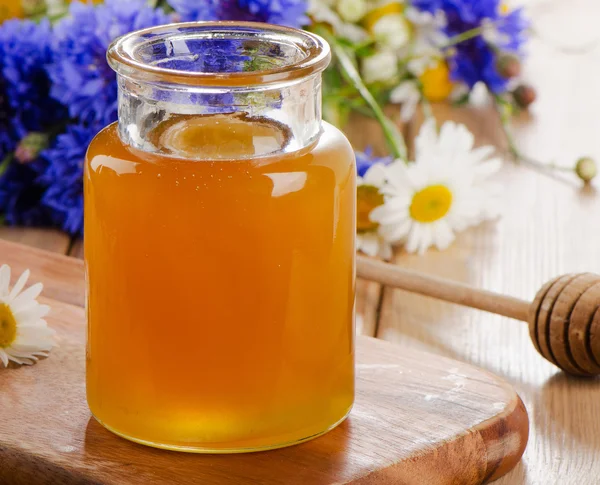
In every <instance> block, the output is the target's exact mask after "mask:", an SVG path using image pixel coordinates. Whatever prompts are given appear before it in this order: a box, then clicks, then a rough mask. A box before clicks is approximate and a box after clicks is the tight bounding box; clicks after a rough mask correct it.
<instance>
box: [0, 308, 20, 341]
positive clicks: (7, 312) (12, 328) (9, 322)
mask: <svg viewBox="0 0 600 485" xmlns="http://www.w3.org/2000/svg"><path fill="white" fill-rule="evenodd" d="M16 338H17V321H16V320H15V317H14V315H13V313H12V311H11V309H10V307H9V306H8V305H7V304H5V303H0V348H5V347H10V345H12V343H13V342H14V341H15V339H16Z"/></svg>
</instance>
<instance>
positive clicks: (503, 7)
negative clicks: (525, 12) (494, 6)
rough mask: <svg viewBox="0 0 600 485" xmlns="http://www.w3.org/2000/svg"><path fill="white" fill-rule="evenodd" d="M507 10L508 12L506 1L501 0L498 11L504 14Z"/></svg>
mask: <svg viewBox="0 0 600 485" xmlns="http://www.w3.org/2000/svg"><path fill="white" fill-rule="evenodd" d="M508 12H510V7H509V6H508V4H507V3H506V2H502V3H501V4H500V13H501V14H503V15H506V14H507V13H508Z"/></svg>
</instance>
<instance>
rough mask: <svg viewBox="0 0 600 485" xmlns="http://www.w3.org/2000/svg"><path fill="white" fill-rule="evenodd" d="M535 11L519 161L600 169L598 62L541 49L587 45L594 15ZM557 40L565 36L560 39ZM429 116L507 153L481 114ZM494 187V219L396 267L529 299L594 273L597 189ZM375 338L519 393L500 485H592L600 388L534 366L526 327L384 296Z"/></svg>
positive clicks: (594, 11)
mask: <svg viewBox="0 0 600 485" xmlns="http://www.w3.org/2000/svg"><path fill="white" fill-rule="evenodd" d="M538 3H539V5H540V8H539V9H538V10H535V11H534V12H532V15H534V18H538V17H539V18H543V24H544V25H543V28H542V26H541V25H538V27H539V30H543V32H542V33H541V34H540V35H543V36H544V39H543V40H540V39H533V40H532V42H531V46H530V49H529V51H530V54H529V56H528V59H527V62H526V64H525V71H526V72H525V76H526V77H527V78H529V79H530V80H531V82H532V83H534V84H535V86H536V89H537V90H538V93H539V98H538V101H537V102H536V104H534V106H533V108H532V111H531V113H530V114H529V115H524V116H521V117H519V118H517V119H516V120H515V122H514V133H515V138H516V141H517V144H518V145H519V146H520V147H521V149H522V150H523V151H525V152H526V153H530V154H534V155H536V156H537V157H539V158H542V159H545V160H553V161H555V162H556V163H558V164H563V165H572V164H573V162H574V160H575V159H576V158H577V157H578V156H581V155H584V154H585V155H590V156H592V157H594V158H595V159H596V160H600V145H598V130H599V129H600V126H599V123H598V111H599V110H600V98H599V97H598V96H596V95H595V94H594V93H596V92H597V86H598V85H599V83H600V63H599V60H600V56H599V54H600V51H599V49H598V48H593V49H592V50H591V51H590V52H588V53H584V54H577V53H575V54H567V53H564V52H561V51H560V50H559V49H557V48H556V47H555V46H553V45H549V40H550V39H549V38H550V37H551V38H552V42H553V43H554V42H556V43H574V44H578V45H583V44H586V45H592V44H593V41H594V39H595V38H597V30H594V32H595V33H594V34H593V35H591V34H588V37H585V39H583V37H584V36H585V35H586V34H585V33H577V32H576V30H577V25H578V24H577V22H579V21H582V22H583V21H585V22H587V20H585V19H583V17H586V18H589V17H592V18H595V19H597V18H599V15H600V11H599V7H600V6H599V5H598V4H597V2H574V3H571V2H569V3H568V7H567V3H562V4H561V3H560V2H548V1H545V2H538ZM584 4H585V7H583V5H584ZM575 18H577V21H576V20H575ZM552 19H554V20H552ZM541 23H542V22H540V24H541ZM561 29H567V30H569V32H571V34H573V35H570V36H567V35H563V34H561ZM589 31H590V30H589V29H588V32H589ZM575 39H581V40H575ZM547 41H548V42H547ZM592 47H593V45H592ZM435 112H436V116H437V117H438V118H439V119H440V120H444V119H454V120H459V121H462V122H463V123H465V124H467V126H468V127H469V129H470V130H472V131H473V132H474V134H475V136H476V139H477V143H478V144H479V145H481V144H493V145H495V146H496V147H498V149H499V152H500V153H505V149H506V144H505V142H504V139H503V137H502V134H501V131H500V129H499V125H498V122H497V119H496V117H495V116H494V112H493V110H492V109H491V108H490V107H489V106H482V107H478V108H473V107H471V108H452V107H449V106H436V107H435ZM415 128H416V127H415ZM500 181H501V183H502V184H503V185H504V187H505V188H506V193H505V195H504V199H503V205H504V214H503V217H502V219H501V220H499V221H498V222H496V223H487V224H484V225H482V226H481V227H478V228H475V229H472V230H470V231H467V232H465V233H462V234H461V235H460V236H459V237H458V239H457V241H456V243H455V244H454V245H453V246H452V247H451V248H449V249H448V250H447V251H444V252H441V253H440V252H437V251H430V252H428V253H427V254H426V255H425V256H423V257H419V256H413V255H407V254H404V253H402V252H398V254H397V255H396V263H397V264H399V265H401V266H403V267H406V268H410V269H414V270H419V271H425V272H428V273H430V274H433V275H438V276H443V277H446V278H452V279H454V280H456V281H460V282H464V283H467V284H470V285H476V286H478V287H481V288H484V289H487V290H490V291H496V292H501V293H505V294H508V295H513V296H515V297H519V298H522V299H526V300H530V299H532V298H533V296H534V294H535V291H536V290H537V289H538V288H540V287H541V286H542V285H543V284H544V282H546V281H548V280H550V279H551V278H553V277H554V276H556V275H560V274H565V273H580V272H586V271H590V272H595V273H598V272H600V251H599V250H598V247H600V230H599V229H598V226H597V224H596V222H595V221H596V220H597V217H598V214H599V213H600V198H599V197H598V194H597V189H596V186H595V185H594V186H590V187H587V188H581V185H580V183H579V182H578V181H577V180H576V179H575V177H571V176H568V175H564V176H563V175H561V176H560V177H557V178H553V177H549V176H546V175H543V174H539V173H536V172H533V171H531V170H530V169H527V168H525V167H517V166H514V165H512V164H511V163H510V162H507V163H506V165H505V167H504V169H503V171H502V173H501V174H500ZM596 317H597V320H596ZM596 317H595V318H594V320H593V321H592V334H593V335H596V336H600V323H599V324H598V325H597V326H596V325H594V322H596V321H598V322H600V313H597V314H596ZM377 336H378V337H379V338H382V339H385V340H389V341H393V342H398V343H403V344H405V345H411V346H412V347H413V348H416V349H423V350H428V351H433V352H436V353H439V354H442V355H446V356H449V357H452V358H456V359H459V360H463V361H466V362H470V363H473V364H475V365H479V366H482V367H484V368H486V369H488V370H490V371H492V372H494V373H496V374H498V375H501V376H503V377H505V378H506V379H508V380H509V381H510V382H511V383H512V384H513V385H514V386H515V387H516V388H517V390H518V392H519V394H520V395H521V396H522V397H523V399H524V401H525V404H526V406H527V408H528V409H530V410H531V419H532V434H531V438H530V443H529V446H528V448H527V450H526V452H525V455H524V460H523V466H520V467H517V468H516V469H515V470H514V471H513V472H512V473H510V474H508V475H507V476H506V477H504V478H503V479H501V480H499V481H498V482H497V483H498V484H499V485H524V484H530V485H538V484H542V483H543V484H554V483H556V484H566V485H571V484H573V485H575V484H590V485H592V484H596V483H600V479H599V478H598V477H600V461H598V453H599V452H600V407H599V406H598V402H600V382H599V381H598V380H592V381H583V380H578V379H572V378H568V377H566V376H565V375H564V374H563V373H561V372H560V371H559V370H558V369H556V368H555V367H554V366H552V365H551V364H549V363H548V362H546V361H545V360H544V359H542V358H541V357H540V356H539V354H538V353H537V352H536V350H535V348H534V346H533V345H532V344H531V342H530V339H529V336H528V329H527V328H526V326H524V325H522V324H521V323H519V322H515V321H512V320H509V319H507V318H502V317H498V316H492V315H488V314H484V313H481V312H477V311H475V310H468V309H464V308H461V307H458V306H454V305H451V304H447V303H442V302H438V301H434V300H432V299H429V298H425V297H421V296H416V295H409V294H408V293H405V292H402V291H398V290H390V289H387V288H386V289H385V290H384V300H383V304H382V308H381V319H380V322H379V330H378V334H377ZM592 342H594V343H595V342H600V337H599V338H598V339H596V338H593V339H592ZM598 349H599V350H600V346H599V347H598Z"/></svg>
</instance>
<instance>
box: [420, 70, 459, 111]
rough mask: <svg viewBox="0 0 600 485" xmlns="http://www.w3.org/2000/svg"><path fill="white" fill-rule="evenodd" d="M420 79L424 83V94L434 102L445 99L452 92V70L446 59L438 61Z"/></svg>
mask: <svg viewBox="0 0 600 485" xmlns="http://www.w3.org/2000/svg"><path fill="white" fill-rule="evenodd" d="M419 79H420V80H421V83H422V84H423V95H424V96H425V97H426V98H427V99H428V100H429V101H432V102H434V103H435V102H440V101H444V100H445V99H446V98H447V97H448V96H450V93H451V92H452V82H451V81H450V70H449V69H448V65H447V64H446V62H445V61H444V60H439V61H437V63H436V65H435V66H433V67H430V68H429V69H427V70H426V71H425V72H424V73H423V74H421V77H420V78H419Z"/></svg>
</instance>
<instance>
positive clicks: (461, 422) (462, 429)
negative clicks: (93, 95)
mask: <svg viewBox="0 0 600 485" xmlns="http://www.w3.org/2000/svg"><path fill="white" fill-rule="evenodd" d="M0 245H1V246H0V247H1V248H2V249H3V252H2V254H3V255H4V261H5V262H7V263H9V264H11V265H18V264H21V263H22V261H23V254H28V255H30V256H31V259H29V260H28V266H29V267H30V269H31V271H32V277H33V278H34V279H35V280H38V279H42V278H46V279H48V277H49V274H51V273H52V272H54V274H56V278H55V279H56V281H54V282H53V283H52V282H50V281H48V282H47V285H46V286H47V289H50V290H54V289H60V288H62V287H63V285H64V283H63V282H61V281H60V279H61V278H62V277H63V276H64V275H65V274H68V275H74V274H76V273H77V272H79V271H80V268H81V263H80V262H79V261H77V260H75V259H73V258H67V257H59V256H56V255H53V254H50V253H48V254H47V256H46V257H47V260H46V261H44V257H43V253H42V252H40V251H34V250H31V249H29V248H25V247H23V248H22V249H23V253H19V251H17V249H19V248H18V247H17V246H15V245H13V244H10V243H5V242H3V243H0ZM6 248H9V249H10V251H11V252H10V255H9V253H8V251H5V249H6ZM69 267H70V269H67V270H65V268H69ZM79 277H80V280H79V281H78V282H76V281H72V280H69V284H70V285H76V286H79V287H83V279H82V274H81V273H80V275H79ZM54 294H56V295H58V296H60V295H63V293H62V292H60V291H55V292H54ZM67 296H68V297H69V298H70V299H71V297H72V295H67ZM45 303H48V304H50V305H51V307H52V312H51V315H50V317H49V318H48V321H49V324H50V325H51V326H52V327H53V328H55V329H56V330H57V333H58V339H59V347H58V348H57V349H55V350H54V351H53V352H52V354H51V356H50V357H49V358H48V359H44V360H43V361H41V362H39V363H38V364H36V365H35V366H32V367H17V366H11V367H9V368H7V369H1V370H0V389H2V393H0V462H1V463H2V466H1V467H0V483H11V484H15V485H19V484H32V483H35V484H45V483H48V484H56V483H63V484H76V483H107V484H108V483H118V484H121V483H140V484H149V485H151V484H163V483H180V484H186V483H203V484H239V483H261V484H271V483H272V484H278V483H281V484H295V483H298V484H304V483H310V484H330V483H359V484H363V485H374V484H377V483H398V484H406V485H420V484H423V485H425V484H430V483H436V484H440V485H444V484H448V485H450V484H455V483H461V484H464V485H476V484H480V483H483V482H484V481H486V480H491V479H494V478H495V477H498V476H501V475H503V474H505V473H506V472H507V471H509V470H510V469H511V468H513V467H514V466H515V465H516V463H517V462H518V460H519V459H520V456H521V454H522V452H523V450H524V448H525V445H526V442H527V436H528V418H527V413H526V411H525V408H524V406H523V404H522V402H521V400H520V399H519V397H518V396H517V395H516V394H515V392H514V391H513V390H512V388H511V387H510V386H508V385H507V384H506V383H505V382H503V381H502V380H501V379H498V378H497V377H495V376H493V375H491V374H488V373H486V372H484V371H481V370H479V369H476V368H474V367H471V366H468V365H464V364H461V363H459V362H455V361H453V360H450V359H445V358H438V357H436V356H433V355H430V354H424V353H421V352H418V351H415V350H412V349H410V348H407V347H396V346H394V345H391V344H388V343H386V342H381V341H378V340H375V339H371V338H368V337H359V339H358V345H357V374H358V378H357V400H356V404H355V407H354V409H353V411H352V413H351V416H350V417H349V419H348V420H347V421H346V422H345V423H343V424H342V425H341V426H339V427H338V428H336V429H335V430H334V431H332V432H330V433H328V434H326V435H325V436H323V437H321V438H318V439H316V440H313V441H310V442H308V443H304V444H302V445H298V446H295V447H290V448H286V449H282V450H277V451H273V452H265V453H255V454H250V455H230V456H208V455H207V456H191V455H186V454H181V453H174V452H166V451H159V450H154V449H151V448H148V447H144V446H141V445H137V444H134V443H130V442H128V441H125V440H123V439H121V438H119V437H117V436H115V435H113V434H112V433H110V432H109V431H106V430H105V429H104V428H102V426H100V425H99V424H98V423H97V422H96V421H95V420H94V419H93V418H92V417H91V416H90V413H89V410H88V408H87V405H86V402H85V386H84V383H85V314H84V308H83V307H82V306H81V304H82V302H81V301H80V302H79V303H78V304H72V303H73V302H72V301H71V300H70V303H66V302H60V301H56V300H52V299H48V298H46V299H45Z"/></svg>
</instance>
